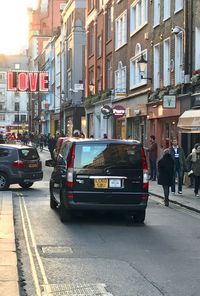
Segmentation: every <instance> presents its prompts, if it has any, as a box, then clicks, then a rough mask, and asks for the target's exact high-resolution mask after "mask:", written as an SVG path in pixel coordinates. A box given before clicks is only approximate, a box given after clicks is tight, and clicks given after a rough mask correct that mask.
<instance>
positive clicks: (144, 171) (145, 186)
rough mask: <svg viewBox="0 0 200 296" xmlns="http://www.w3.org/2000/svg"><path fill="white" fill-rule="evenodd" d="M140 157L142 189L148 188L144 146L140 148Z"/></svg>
mask: <svg viewBox="0 0 200 296" xmlns="http://www.w3.org/2000/svg"><path fill="white" fill-rule="evenodd" d="M141 158H142V168H143V185H142V187H143V189H146V190H148V188H149V172H148V165H147V159H146V156H145V152H144V148H143V147H142V149H141Z"/></svg>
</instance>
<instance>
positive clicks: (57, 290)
mask: <svg viewBox="0 0 200 296" xmlns="http://www.w3.org/2000/svg"><path fill="white" fill-rule="evenodd" d="M105 286H106V285H105V284H53V285H43V286H42V288H43V293H42V296H113V295H112V294H110V293H108V292H107V291H106V289H105Z"/></svg>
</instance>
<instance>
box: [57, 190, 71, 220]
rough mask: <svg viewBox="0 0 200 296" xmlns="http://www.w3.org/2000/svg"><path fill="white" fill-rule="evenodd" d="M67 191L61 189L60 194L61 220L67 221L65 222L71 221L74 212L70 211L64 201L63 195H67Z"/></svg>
mask: <svg viewBox="0 0 200 296" xmlns="http://www.w3.org/2000/svg"><path fill="white" fill-rule="evenodd" d="M64 192H65V191H63V190H62V191H61V194H60V208H59V209H60V221H61V222H63V223H65V222H69V221H71V219H72V213H71V211H70V209H67V208H66V207H65V205H64V202H63V197H64V196H66V194H64Z"/></svg>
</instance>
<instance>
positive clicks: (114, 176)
mask: <svg viewBox="0 0 200 296" xmlns="http://www.w3.org/2000/svg"><path fill="white" fill-rule="evenodd" d="M46 166H53V167H54V170H53V172H52V175H51V179H50V206H51V208H53V209H54V208H56V207H59V209H60V217H61V221H63V222H64V221H68V220H70V218H71V214H72V212H73V211H74V210H104V211H123V212H126V213H127V214H129V215H132V216H133V217H134V221H135V222H138V223H143V222H144V220H145V213H146V207H147V202H148V185H149V184H148V168H147V161H146V157H145V152H144V148H143V147H142V145H141V143H140V142H138V141H129V140H113V139H98V140H94V139H74V138H72V139H69V138H68V139H67V140H66V141H63V143H62V145H61V147H60V151H59V153H58V155H57V158H56V160H47V161H46Z"/></svg>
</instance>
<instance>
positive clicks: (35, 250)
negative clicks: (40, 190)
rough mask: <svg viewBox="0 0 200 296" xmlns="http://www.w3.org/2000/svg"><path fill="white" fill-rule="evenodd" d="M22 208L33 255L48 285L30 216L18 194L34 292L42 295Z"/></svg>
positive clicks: (39, 295)
mask: <svg viewBox="0 0 200 296" xmlns="http://www.w3.org/2000/svg"><path fill="white" fill-rule="evenodd" d="M22 208H24V211H25V215H26V220H27V223H28V230H29V233H30V237H31V241H32V246H33V248H34V252H35V256H36V259H37V262H38V265H39V269H40V272H41V275H42V279H43V284H44V285H49V282H48V280H47V276H46V272H45V269H44V265H43V263H42V260H41V258H40V255H39V252H38V249H37V246H36V241H35V237H34V234H33V230H32V225H31V222H30V218H29V214H28V210H27V207H26V203H25V200H24V197H23V195H20V210H21V215H22V222H23V230H24V234H25V238H26V244H27V249H28V254H29V258H30V263H31V268H32V274H33V278H34V282H35V287H36V292H37V293H39V294H37V295H38V296H41V295H42V294H41V289H40V285H39V280H38V277H37V272H36V267H35V264H34V260H33V254H32V253H31V248H30V243H29V240H28V234H27V230H26V226H25V218H24V213H23V209H22Z"/></svg>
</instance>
